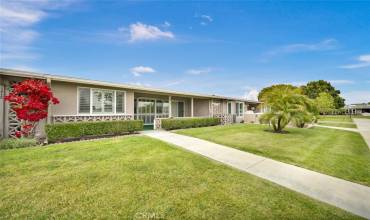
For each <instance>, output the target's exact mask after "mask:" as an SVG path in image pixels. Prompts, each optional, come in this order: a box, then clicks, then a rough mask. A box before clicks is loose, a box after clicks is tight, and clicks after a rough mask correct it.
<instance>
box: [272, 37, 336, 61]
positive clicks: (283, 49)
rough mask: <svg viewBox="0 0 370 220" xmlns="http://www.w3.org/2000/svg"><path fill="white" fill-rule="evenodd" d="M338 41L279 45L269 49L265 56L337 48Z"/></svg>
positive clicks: (328, 40) (327, 40)
mask: <svg viewBox="0 0 370 220" xmlns="http://www.w3.org/2000/svg"><path fill="white" fill-rule="evenodd" d="M337 45H338V41H337V40H336V39H333V38H331V39H326V40H322V41H320V42H318V43H312V44H307V43H297V44H288V45H284V46H280V47H277V48H275V49H273V50H270V51H268V52H267V53H266V54H265V58H271V57H273V56H277V55H283V54H292V53H300V52H314V51H326V50H333V49H336V48H337Z"/></svg>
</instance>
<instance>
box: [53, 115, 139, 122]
mask: <svg viewBox="0 0 370 220" xmlns="http://www.w3.org/2000/svg"><path fill="white" fill-rule="evenodd" d="M52 118H53V123H65V122H82V121H118V120H132V119H133V116H132V115H55V116H53V117H52Z"/></svg>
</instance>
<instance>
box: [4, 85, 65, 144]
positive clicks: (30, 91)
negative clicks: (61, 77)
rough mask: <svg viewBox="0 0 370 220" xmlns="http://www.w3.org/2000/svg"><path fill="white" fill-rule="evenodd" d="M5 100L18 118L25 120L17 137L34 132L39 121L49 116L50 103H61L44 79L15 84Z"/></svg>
mask: <svg viewBox="0 0 370 220" xmlns="http://www.w3.org/2000/svg"><path fill="white" fill-rule="evenodd" d="M5 100H6V101H8V102H10V105H11V108H12V109H13V110H14V111H15V113H16V115H17V118H18V119H20V120H24V121H25V123H24V124H23V125H22V130H21V131H18V132H16V134H15V135H16V136H17V137H20V136H21V135H22V134H24V135H29V134H30V133H31V132H33V129H34V128H35V126H36V124H37V122H39V121H40V120H42V119H44V118H46V117H47V116H48V106H49V104H50V103H52V104H54V105H55V104H58V103H59V100H58V99H57V98H55V97H54V96H53V93H52V92H51V89H50V88H49V87H48V85H47V84H46V83H45V82H44V81H41V80H35V79H28V80H25V81H22V82H19V83H15V84H13V85H12V90H11V92H10V93H9V95H7V96H5Z"/></svg>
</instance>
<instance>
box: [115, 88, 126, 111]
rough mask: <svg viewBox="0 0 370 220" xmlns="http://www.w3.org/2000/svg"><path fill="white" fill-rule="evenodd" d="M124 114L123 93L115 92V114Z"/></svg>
mask: <svg viewBox="0 0 370 220" xmlns="http://www.w3.org/2000/svg"><path fill="white" fill-rule="evenodd" d="M124 112H125V93H124V92H121V91H116V113H124Z"/></svg>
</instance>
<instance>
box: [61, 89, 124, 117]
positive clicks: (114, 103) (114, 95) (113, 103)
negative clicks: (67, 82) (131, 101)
mask: <svg viewBox="0 0 370 220" xmlns="http://www.w3.org/2000/svg"><path fill="white" fill-rule="evenodd" d="M80 89H89V90H90V113H89V114H86V113H80ZM93 90H99V91H110V92H113V97H112V98H113V99H112V113H106V112H103V113H99V112H97V113H93V110H92V109H93V108H92V105H93ZM117 92H123V93H124V94H123V96H124V106H123V107H124V111H125V112H124V113H117V112H116V104H117V103H116V99H117V98H116V94H117ZM126 93H127V92H126V91H125V90H117V89H101V88H96V87H86V86H77V111H76V112H77V115H78V116H94V115H97V116H111V115H128V114H126V112H127V111H126V110H127V99H126ZM102 105H104V102H102ZM102 110H103V111H104V107H103V109H102ZM59 116H60V115H59ZM62 116H63V115H62ZM64 116H70V115H64Z"/></svg>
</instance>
